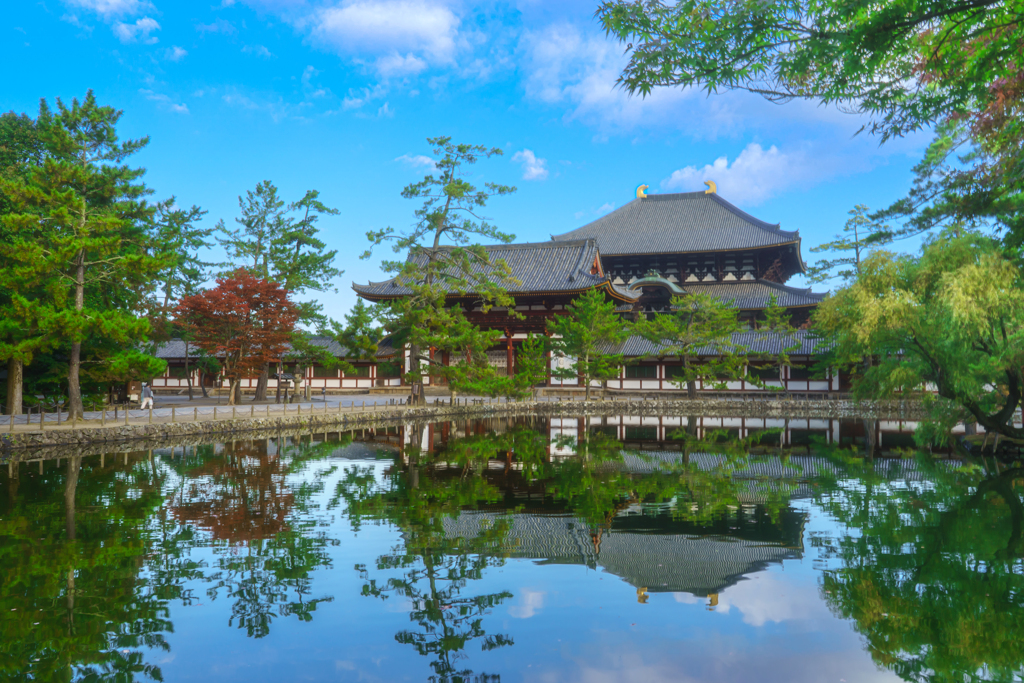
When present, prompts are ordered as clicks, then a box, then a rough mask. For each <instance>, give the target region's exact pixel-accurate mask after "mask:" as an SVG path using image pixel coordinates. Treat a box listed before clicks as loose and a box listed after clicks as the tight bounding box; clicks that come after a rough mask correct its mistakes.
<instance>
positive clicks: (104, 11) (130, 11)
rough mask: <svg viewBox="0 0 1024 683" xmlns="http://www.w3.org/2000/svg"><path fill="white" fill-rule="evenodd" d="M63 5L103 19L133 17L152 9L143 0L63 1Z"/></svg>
mask: <svg viewBox="0 0 1024 683" xmlns="http://www.w3.org/2000/svg"><path fill="white" fill-rule="evenodd" d="M64 4H65V5H68V6H70V7H79V8H81V9H84V10H88V11H90V12H95V13H96V14H98V15H100V16H101V17H103V18H105V19H111V18H114V17H126V16H133V15H136V14H141V13H142V12H145V11H147V10H149V9H152V8H153V5H152V4H150V3H148V2H145V1H144V0H64Z"/></svg>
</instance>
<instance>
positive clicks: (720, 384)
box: [636, 294, 747, 398]
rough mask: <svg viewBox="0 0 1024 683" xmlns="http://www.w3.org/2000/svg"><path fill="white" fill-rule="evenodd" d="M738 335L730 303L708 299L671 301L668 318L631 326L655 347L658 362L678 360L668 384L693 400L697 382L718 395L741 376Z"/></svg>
mask: <svg viewBox="0 0 1024 683" xmlns="http://www.w3.org/2000/svg"><path fill="white" fill-rule="evenodd" d="M743 329H744V326H743V323H741V322H740V320H739V310H738V309H737V308H736V307H735V306H734V305H733V304H732V302H731V301H723V300H721V299H717V298H715V297H713V296H711V295H710V294H690V295H686V296H674V297H672V306H671V309H670V311H669V312H667V313H661V314H658V315H655V316H654V317H652V318H650V319H643V320H640V321H639V322H637V324H636V331H637V333H639V334H641V335H642V336H643V337H644V338H645V339H648V340H650V341H651V342H653V343H654V344H656V345H658V346H659V349H658V352H657V355H658V356H659V357H664V356H678V357H679V359H680V360H681V361H682V367H681V369H680V371H679V374H678V375H676V376H675V377H674V378H672V382H673V383H674V384H677V385H678V386H679V387H680V388H682V387H685V388H686V393H687V396H689V397H690V398H696V396H697V382H703V383H704V384H705V385H711V386H713V387H714V388H716V389H721V388H724V386H725V383H726V382H727V381H729V380H731V379H739V378H740V377H742V376H743V366H744V364H745V360H744V355H745V354H746V351H747V350H746V347H744V346H742V345H741V344H737V343H736V341H735V339H734V337H735V335H737V334H739V333H740V332H742V331H743ZM708 351H713V353H711V354H709V353H708ZM702 356H703V358H702Z"/></svg>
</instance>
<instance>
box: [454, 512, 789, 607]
mask: <svg viewBox="0 0 1024 683" xmlns="http://www.w3.org/2000/svg"><path fill="white" fill-rule="evenodd" d="M502 522H505V523H507V524H508V527H507V531H506V532H505V534H504V535H503V536H502V537H501V539H500V541H499V543H500V547H501V550H502V551H504V552H505V553H507V554H508V555H509V556H510V557H517V558H529V559H533V560H536V561H538V562H539V563H542V564H582V565H587V566H590V567H601V568H602V569H604V570H605V571H607V572H608V573H610V574H612V575H615V576H618V577H620V578H621V579H623V580H625V581H626V582H627V583H629V584H631V585H632V586H634V587H636V588H640V587H644V588H646V589H647V590H648V591H650V592H652V593H656V592H669V591H671V592H687V593H692V594H694V595H698V596H706V595H709V594H711V593H718V592H721V591H722V590H724V589H725V588H728V587H729V586H732V585H735V584H736V582H737V581H739V580H740V579H742V577H743V576H744V575H745V574H751V573H754V572H757V571H761V570H763V569H765V568H766V567H767V566H768V565H769V564H770V563H781V562H782V561H783V560H789V559H796V558H799V557H801V552H800V551H799V549H795V548H787V547H785V546H783V545H782V544H781V543H778V542H770V541H769V542H766V541H764V540H747V539H743V538H737V537H733V536H722V535H711V536H703V535H695V534H692V533H652V532H651V531H647V530H644V531H632V530H625V529H617V528H615V527H614V526H613V527H612V528H611V529H604V530H602V533H601V543H600V545H596V544H595V543H594V540H593V537H592V535H591V525H590V524H588V523H587V522H586V521H585V520H583V519H581V518H579V517H576V516H574V515H544V514H532V513H514V514H511V515H509V514H507V513H501V512H492V511H477V510H464V511H462V512H461V513H460V514H458V515H457V516H445V517H443V518H442V519H441V525H442V528H443V530H444V535H445V537H446V538H450V539H455V538H464V539H472V538H479V537H480V536H481V535H482V534H483V533H484V532H485V531H487V530H494V529H496V528H501V524H502Z"/></svg>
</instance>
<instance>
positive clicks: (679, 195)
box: [551, 191, 800, 256]
mask: <svg viewBox="0 0 1024 683" xmlns="http://www.w3.org/2000/svg"><path fill="white" fill-rule="evenodd" d="M698 197H710V198H711V199H712V200H713V201H715V202H718V204H720V205H721V206H722V208H724V209H725V210H727V211H729V212H730V213H732V214H734V215H736V216H737V217H739V218H742V219H743V220H745V221H747V222H748V223H750V224H751V225H753V226H754V227H756V228H760V229H761V230H764V231H765V232H769V233H771V234H773V235H779V234H780V233H781V234H782V235H792V236H793V237H794V240H793V242H796V243H799V242H800V238H799V234H800V231H799V230H783V229H782V227H781V224H780V223H769V222H768V221H763V220H761V219H760V218H757V217H755V216H752V215H750V214H749V213H747V212H746V211H744V210H743V209H741V208H739V207H738V206H736V205H735V204H733V203H731V202H730V201H728V200H726V199H723V198H722V197H721V196H719V195H718V194H717V193H714V194H707V193H705V192H702V191H698V192H668V193H664V194H649V195H647V196H646V197H643V198H636V199H632V200H630V201H628V202H626V203H625V204H623V205H622V206H620V207H618V208H617V209H615V210H613V211H609V212H608V213H606V214H605V215H604V216H600V217H598V218H595V219H594V220H592V221H589V222H587V223H584V224H583V225H581V226H579V227H576V228H573V229H572V230H567V231H566V232H563V233H561V234H560V235H552V236H551V239H552V241H561V240H560V239H559V238H561V237H562V236H564V235H568V234H570V233H573V232H576V231H577V230H582V229H583V228H585V227H587V226H588V225H592V224H594V223H596V222H598V221H600V220H604V219H605V218H607V217H608V216H610V215H612V214H614V213H617V212H619V211H622V210H623V209H625V208H626V207H628V206H631V205H632V204H634V203H636V202H649V201H671V200H676V199H684V198H686V199H690V198H693V199H695V198H698ZM574 239H583V238H574ZM589 239H595V238H589ZM565 241H566V242H568V241H571V240H565ZM786 244H789V242H787V243H786ZM770 246H784V245H783V244H776V245H770ZM756 248H758V249H764V248H768V247H756ZM712 251H738V250H736V249H709V250H702V251H697V252H673V253H681V254H683V253H709V252H712ZM635 253H638V254H639V253H644V252H635ZM648 253H669V252H648ZM626 255H628V254H612V253H609V254H606V256H626Z"/></svg>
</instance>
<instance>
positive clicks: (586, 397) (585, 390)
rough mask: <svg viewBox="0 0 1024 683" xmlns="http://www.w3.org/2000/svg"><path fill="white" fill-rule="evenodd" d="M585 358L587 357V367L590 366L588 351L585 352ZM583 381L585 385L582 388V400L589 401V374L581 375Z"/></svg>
mask: <svg viewBox="0 0 1024 683" xmlns="http://www.w3.org/2000/svg"><path fill="white" fill-rule="evenodd" d="M586 358H587V367H588V368H589V367H590V354H589V353H588V354H587V356H586ZM583 381H584V382H586V385H587V386H586V387H584V388H583V400H584V401H589V400H590V375H587V376H585V377H583Z"/></svg>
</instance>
